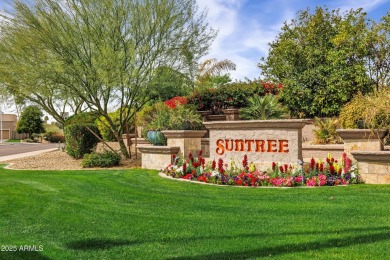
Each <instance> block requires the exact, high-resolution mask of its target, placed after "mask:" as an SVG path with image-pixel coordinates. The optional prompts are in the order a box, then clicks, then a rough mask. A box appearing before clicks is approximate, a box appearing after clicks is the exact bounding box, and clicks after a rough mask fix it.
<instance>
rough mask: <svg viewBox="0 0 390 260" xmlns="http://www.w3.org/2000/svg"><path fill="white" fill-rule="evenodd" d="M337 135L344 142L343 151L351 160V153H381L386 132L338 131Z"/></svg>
mask: <svg viewBox="0 0 390 260" xmlns="http://www.w3.org/2000/svg"><path fill="white" fill-rule="evenodd" d="M337 133H338V134H339V135H340V137H341V139H343V141H344V151H345V153H346V154H347V155H348V156H351V157H352V158H353V155H352V154H351V152H352V151H357V150H361V151H383V150H384V146H383V144H384V140H383V139H384V137H385V136H386V134H387V130H370V129H339V130H337Z"/></svg>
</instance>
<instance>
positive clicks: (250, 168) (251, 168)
mask: <svg viewBox="0 0 390 260" xmlns="http://www.w3.org/2000/svg"><path fill="white" fill-rule="evenodd" d="M255 170H256V167H255V165H254V164H253V162H251V164H250V165H249V172H254V171H255Z"/></svg>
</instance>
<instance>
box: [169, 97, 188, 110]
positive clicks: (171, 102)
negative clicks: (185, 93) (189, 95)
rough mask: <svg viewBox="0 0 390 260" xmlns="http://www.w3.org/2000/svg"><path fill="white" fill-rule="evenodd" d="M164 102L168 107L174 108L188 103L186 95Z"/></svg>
mask: <svg viewBox="0 0 390 260" xmlns="http://www.w3.org/2000/svg"><path fill="white" fill-rule="evenodd" d="M164 104H165V105H166V106H167V107H169V108H172V109H174V108H176V106H177V105H185V104H187V99H186V98H185V97H181V96H177V97H173V98H171V99H169V100H167V101H165V102H164Z"/></svg>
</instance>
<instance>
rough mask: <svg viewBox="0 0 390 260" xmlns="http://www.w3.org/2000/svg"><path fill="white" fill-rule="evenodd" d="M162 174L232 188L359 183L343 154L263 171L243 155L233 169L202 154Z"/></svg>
mask: <svg viewBox="0 0 390 260" xmlns="http://www.w3.org/2000/svg"><path fill="white" fill-rule="evenodd" d="M164 173H165V174H166V175H168V176H171V177H173V178H182V179H188V180H192V181H199V182H206V183H214V184H219V185H236V186H252V187H257V186H274V187H294V186H336V185H348V184H357V183H362V180H361V178H360V175H359V174H358V171H357V167H355V166H354V165H352V163H351V160H350V158H348V157H347V155H346V154H345V153H344V154H343V156H342V157H341V158H340V159H339V160H336V159H335V158H333V157H332V156H331V155H330V154H328V157H327V158H326V159H325V160H318V161H316V160H315V159H314V158H312V159H311V161H310V163H307V164H305V165H304V166H300V165H289V164H277V163H275V162H274V163H272V166H271V167H270V168H269V169H267V170H260V169H257V168H256V166H255V164H253V163H248V159H247V156H246V155H245V156H244V158H243V160H242V162H241V163H239V164H238V165H237V163H236V162H235V161H234V160H230V162H224V161H223V160H222V159H219V160H218V161H216V160H214V161H212V162H209V163H206V161H205V159H204V158H203V157H202V152H200V153H199V155H198V157H194V156H193V155H192V154H189V156H188V158H179V157H178V158H175V157H174V158H173V163H172V164H170V165H168V166H167V167H166V168H165V169H164Z"/></svg>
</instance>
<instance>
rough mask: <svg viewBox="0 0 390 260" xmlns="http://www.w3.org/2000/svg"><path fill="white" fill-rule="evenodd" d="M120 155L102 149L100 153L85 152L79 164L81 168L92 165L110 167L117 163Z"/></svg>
mask: <svg viewBox="0 0 390 260" xmlns="http://www.w3.org/2000/svg"><path fill="white" fill-rule="evenodd" d="M120 160H121V157H120V156H119V155H118V154H116V153H114V152H112V151H104V152H102V153H91V154H85V155H84V157H83V161H82V162H81V165H82V166H83V168H92V167H104V168H107V167H112V166H117V165H119V162H120Z"/></svg>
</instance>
